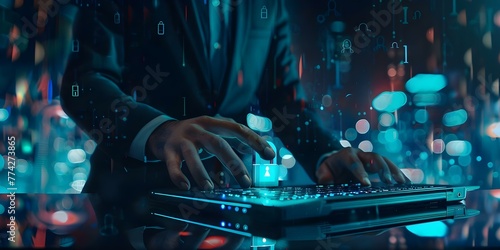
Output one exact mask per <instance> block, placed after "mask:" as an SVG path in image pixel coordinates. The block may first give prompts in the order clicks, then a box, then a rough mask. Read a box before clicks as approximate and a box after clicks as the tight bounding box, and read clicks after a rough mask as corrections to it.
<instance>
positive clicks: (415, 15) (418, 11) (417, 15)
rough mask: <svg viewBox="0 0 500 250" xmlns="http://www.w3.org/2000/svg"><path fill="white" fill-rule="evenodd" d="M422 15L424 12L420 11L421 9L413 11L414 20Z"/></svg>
mask: <svg viewBox="0 0 500 250" xmlns="http://www.w3.org/2000/svg"><path fill="white" fill-rule="evenodd" d="M421 17H422V12H420V10H416V11H415V12H414V13H413V20H419V19H420V18H421Z"/></svg>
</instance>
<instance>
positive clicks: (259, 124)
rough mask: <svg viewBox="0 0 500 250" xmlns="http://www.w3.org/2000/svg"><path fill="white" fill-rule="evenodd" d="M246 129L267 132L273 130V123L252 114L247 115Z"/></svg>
mask: <svg viewBox="0 0 500 250" xmlns="http://www.w3.org/2000/svg"><path fill="white" fill-rule="evenodd" d="M247 124H248V127H249V128H251V129H253V130H255V131H259V132H263V133H265V132H269V131H271V129H272V128H273V123H272V122H271V120H270V119H269V118H267V117H263V116H258V115H254V114H250V113H249V114H248V115H247Z"/></svg>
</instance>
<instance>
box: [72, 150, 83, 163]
mask: <svg viewBox="0 0 500 250" xmlns="http://www.w3.org/2000/svg"><path fill="white" fill-rule="evenodd" d="M85 156H86V155H85V151H83V149H72V150H70V151H69V152H68V160H69V162H71V163H82V162H84V161H85Z"/></svg>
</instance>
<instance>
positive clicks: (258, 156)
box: [254, 141, 278, 165]
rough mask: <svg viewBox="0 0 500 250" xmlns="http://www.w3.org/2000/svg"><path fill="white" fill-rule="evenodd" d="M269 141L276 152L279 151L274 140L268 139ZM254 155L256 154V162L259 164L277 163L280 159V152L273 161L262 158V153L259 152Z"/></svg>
mask: <svg viewBox="0 0 500 250" xmlns="http://www.w3.org/2000/svg"><path fill="white" fill-rule="evenodd" d="M267 143H268V144H269V146H271V148H272V149H273V150H274V152H277V150H276V146H275V145H274V143H273V142H271V141H267ZM254 156H255V162H254V163H255V164H259V165H260V164H275V163H276V162H277V160H278V158H277V157H278V154H276V155H275V156H274V158H273V159H272V160H271V161H269V160H264V159H262V158H261V157H260V155H259V154H257V153H254Z"/></svg>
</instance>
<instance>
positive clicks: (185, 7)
mask: <svg viewBox="0 0 500 250" xmlns="http://www.w3.org/2000/svg"><path fill="white" fill-rule="evenodd" d="M189 1H190V0H186V1H168V2H171V3H172V4H173V6H174V8H175V13H176V14H177V15H179V16H178V18H180V20H182V22H181V23H182V28H183V30H184V32H183V33H184V36H183V37H182V38H181V39H183V41H181V42H182V43H183V46H185V47H187V46H190V47H191V49H192V51H193V52H194V54H195V58H193V59H194V61H195V63H197V65H193V66H198V67H199V68H200V70H201V72H202V73H203V76H202V77H203V80H204V81H205V82H204V83H205V86H206V88H207V89H208V86H209V83H210V80H209V76H210V75H209V69H208V66H209V65H208V56H207V53H206V44H205V38H204V36H203V33H202V30H201V26H200V25H199V21H200V20H197V18H198V19H199V15H197V14H196V12H195V9H196V8H194V6H193V5H192V4H191V3H189ZM184 49H185V48H184ZM183 53H184V52H183Z"/></svg>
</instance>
